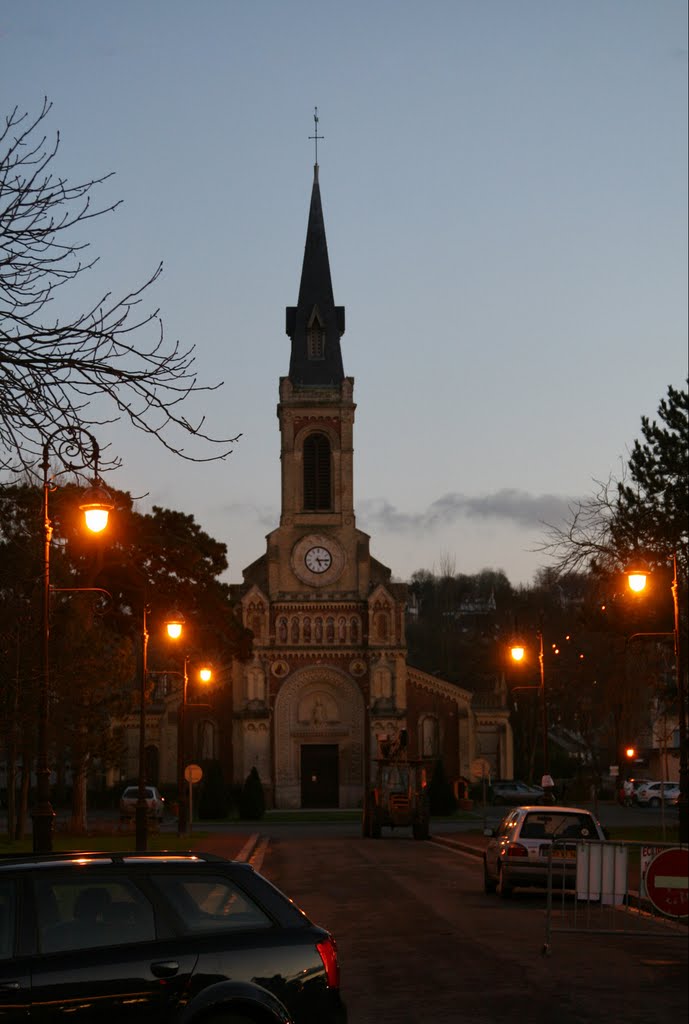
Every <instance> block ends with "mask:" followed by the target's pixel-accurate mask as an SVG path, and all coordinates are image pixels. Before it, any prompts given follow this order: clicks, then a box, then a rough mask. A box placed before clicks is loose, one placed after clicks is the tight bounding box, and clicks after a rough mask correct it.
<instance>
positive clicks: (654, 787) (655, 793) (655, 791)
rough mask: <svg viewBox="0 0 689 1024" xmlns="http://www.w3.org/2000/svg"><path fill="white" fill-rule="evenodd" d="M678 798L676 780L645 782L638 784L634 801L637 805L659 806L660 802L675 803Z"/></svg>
mask: <svg viewBox="0 0 689 1024" xmlns="http://www.w3.org/2000/svg"><path fill="white" fill-rule="evenodd" d="M678 800H679V785H678V783H676V782H647V783H646V784H645V785H643V786H639V789H638V790H637V793H636V802H637V803H638V805H639V807H660V805H661V804H662V803H665V804H669V805H672V804H676V803H677V802H678Z"/></svg>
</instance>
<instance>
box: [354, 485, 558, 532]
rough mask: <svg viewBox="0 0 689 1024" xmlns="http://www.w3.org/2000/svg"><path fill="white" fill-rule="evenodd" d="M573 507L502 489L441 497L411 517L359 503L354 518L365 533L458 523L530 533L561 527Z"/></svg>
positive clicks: (382, 505)
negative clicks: (509, 526)
mask: <svg viewBox="0 0 689 1024" xmlns="http://www.w3.org/2000/svg"><path fill="white" fill-rule="evenodd" d="M573 503H574V499H572V498H564V497H562V496H560V495H557V494H540V495H532V494H527V493H526V492H525V491H518V490H515V489H510V488H505V489H503V490H501V491H495V492H494V493H493V494H485V495H482V496H478V497H476V496H470V495H466V494H456V493H453V494H444V495H443V496H442V497H440V498H438V499H436V501H434V502H432V503H431V504H430V505H429V506H428V508H427V509H426V510H425V511H423V512H418V513H415V514H410V513H405V512H400V511H398V509H396V508H395V507H394V506H393V505H391V504H390V502H388V501H386V500H385V499H384V498H379V499H374V500H372V501H363V502H361V503H360V504H359V507H358V518H359V519H360V520H361V521H363V522H365V523H366V529H367V530H372V529H374V528H378V529H385V530H392V531H395V532H398V533H403V532H406V531H408V530H419V529H423V530H425V531H429V530H430V531H432V530H434V529H440V528H442V527H445V526H448V525H452V524H453V523H456V522H458V521H459V520H461V519H493V520H501V521H503V522H504V521H506V522H510V523H513V524H514V525H516V526H520V527H523V528H526V529H531V528H533V527H539V526H543V525H544V524H546V523H547V524H553V525H556V524H558V523H561V522H562V521H563V520H565V519H567V518H568V516H569V510H570V508H571V506H572V504H573Z"/></svg>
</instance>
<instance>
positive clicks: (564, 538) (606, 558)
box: [535, 477, 619, 579]
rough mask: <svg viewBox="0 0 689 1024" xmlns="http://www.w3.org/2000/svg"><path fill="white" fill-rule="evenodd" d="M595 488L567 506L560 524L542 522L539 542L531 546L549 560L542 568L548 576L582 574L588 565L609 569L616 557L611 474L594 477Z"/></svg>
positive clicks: (615, 492)
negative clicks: (607, 476) (613, 536)
mask: <svg viewBox="0 0 689 1024" xmlns="http://www.w3.org/2000/svg"><path fill="white" fill-rule="evenodd" d="M594 483H595V485H596V490H595V491H594V493H593V494H592V495H591V496H590V497H588V498H585V499H583V500H582V501H577V502H574V503H573V504H571V505H570V506H569V519H568V520H567V522H566V523H565V525H564V526H558V525H552V524H549V523H547V524H545V534H544V539H543V542H542V543H541V544H540V545H538V547H537V548H535V550H536V551H540V552H543V553H544V554H546V555H547V556H548V557H549V558H550V559H551V561H552V564H551V566H549V568H548V569H547V570H545V575H546V576H547V577H548V578H551V579H556V578H557V577H558V576H570V575H572V574H573V573H582V572H583V573H586V572H588V571H589V570H590V569H591V568H595V567H598V568H600V569H601V570H603V571H605V570H609V571H613V570H614V568H615V565H616V563H617V562H618V560H619V556H618V553H617V552H616V550H615V547H614V544H613V539H612V533H611V531H612V524H613V521H614V518H615V514H616V510H617V501H618V483H617V481H616V480H614V479H613V477H609V478H608V479H607V480H605V481H601V480H595V481H594Z"/></svg>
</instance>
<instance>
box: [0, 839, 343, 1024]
mask: <svg viewBox="0 0 689 1024" xmlns="http://www.w3.org/2000/svg"><path fill="white" fill-rule="evenodd" d="M0 992H1V993H2V995H1V996H0V1003H1V1004H2V1011H1V1016H2V1020H3V1022H5V1021H7V1022H8V1024H13V1022H15V1021H25V1020H27V1019H30V1020H34V1019H35V1020H45V1021H48V1020H53V1021H57V1020H63V1019H64V1020H66V1019H69V1020H71V1021H73V1022H75V1024H78V1022H84V1024H91V1022H92V1021H93V1020H98V1021H99V1022H102V1024H111V1022H112V1024H114V1022H119V1021H122V1020H126V1021H127V1022H128V1024H137V1022H141V1024H144V1022H145V1024H201V1022H203V1024H211V1022H215V1024H219V1022H221V1021H222V1022H223V1024H224V1022H235V1024H237V1022H242V1024H248V1022H258V1021H260V1022H261V1024H345V1022H346V1009H345V1007H344V1005H343V1003H342V1000H341V998H340V972H339V963H338V957H337V948H336V945H335V940H334V938H333V936H332V935H331V933H330V932H329V931H327V930H326V929H325V928H320V927H318V926H317V925H315V924H314V923H313V922H312V921H310V920H309V918H308V917H307V916H306V915H305V914H304V913H303V912H302V911H301V910H299V909H298V907H296V906H295V905H294V903H293V902H292V900H290V899H288V897H287V896H285V895H284V894H283V893H282V892H280V891H279V890H278V889H276V888H275V886H273V885H272V884H271V883H270V882H269V881H268V880H267V879H266V878H264V877H263V876H262V875H260V874H259V873H258V872H256V871H255V870H254V869H253V868H252V867H251V866H250V865H249V864H245V863H243V862H240V861H229V860H225V859H224V858H222V857H217V856H213V855H211V854H204V853H188V852H184V853H162V854H161V853H125V854H101V853H92V854H86V855H84V854H83V853H82V854H78V853H71V854H47V855H42V856H39V857H32V856H28V855H27V856H24V857H12V858H9V859H3V860H1V861H0Z"/></svg>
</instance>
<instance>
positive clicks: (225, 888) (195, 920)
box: [151, 873, 273, 935]
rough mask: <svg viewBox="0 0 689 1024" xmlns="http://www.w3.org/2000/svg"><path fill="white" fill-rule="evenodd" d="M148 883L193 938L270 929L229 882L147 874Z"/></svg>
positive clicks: (258, 910)
mask: <svg viewBox="0 0 689 1024" xmlns="http://www.w3.org/2000/svg"><path fill="white" fill-rule="evenodd" d="M151 881H152V882H153V884H154V885H155V886H156V887H157V888H158V889H159V890H160V892H161V893H162V894H163V896H164V897H165V899H166V901H167V902H168V903H169V904H170V905H171V906H172V907H173V909H174V910H175V912H176V913H177V915H178V916H179V918H180V919H181V920H182V922H183V923H184V926H185V928H186V929H188V930H189V931H190V932H192V933H193V934H195V935H202V934H204V933H207V932H217V931H228V930H235V929H255V928H272V926H273V922H272V921H271V919H270V918H269V917H268V916H267V914H266V913H264V911H263V910H262V909H261V908H260V907H259V906H257V904H255V903H254V902H253V901H252V900H251V899H250V898H249V897H248V896H247V895H246V893H244V892H242V890H241V889H239V888H238V887H237V886H236V885H234V883H233V882H232V881H231V880H230V879H229V878H225V877H223V876H220V875H209V876H204V877H202V878H199V877H196V878H194V877H193V876H190V875H169V874H167V873H166V874H164V875H163V874H160V875H156V874H153V875H151Z"/></svg>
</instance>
